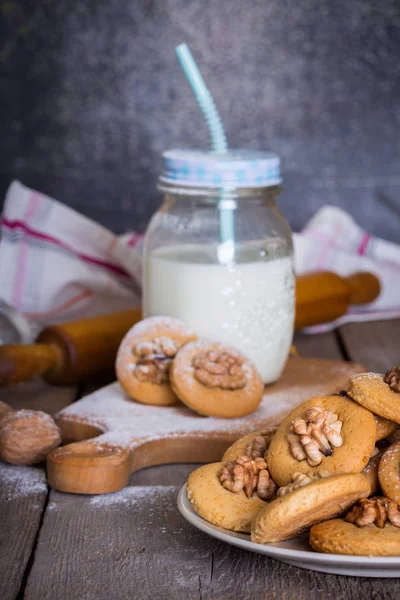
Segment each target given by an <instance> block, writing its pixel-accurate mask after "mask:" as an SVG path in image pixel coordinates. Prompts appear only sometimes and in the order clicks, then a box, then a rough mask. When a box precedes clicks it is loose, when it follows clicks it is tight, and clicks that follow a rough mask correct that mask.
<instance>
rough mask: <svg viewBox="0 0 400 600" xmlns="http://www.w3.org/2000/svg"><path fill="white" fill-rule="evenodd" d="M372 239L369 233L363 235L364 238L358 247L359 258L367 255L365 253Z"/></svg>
mask: <svg viewBox="0 0 400 600" xmlns="http://www.w3.org/2000/svg"><path fill="white" fill-rule="evenodd" d="M370 239H371V236H370V234H369V233H364V235H363V237H362V239H361V242H360V245H359V246H358V249H357V254H358V255H359V256H364V254H365V252H366V250H367V246H368V244H369V240H370Z"/></svg>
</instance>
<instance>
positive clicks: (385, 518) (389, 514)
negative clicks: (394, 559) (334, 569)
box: [310, 497, 400, 556]
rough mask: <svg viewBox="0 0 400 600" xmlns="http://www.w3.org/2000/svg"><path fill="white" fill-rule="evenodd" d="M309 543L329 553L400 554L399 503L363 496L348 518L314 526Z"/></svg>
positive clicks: (360, 554)
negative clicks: (364, 497)
mask: <svg viewBox="0 0 400 600" xmlns="http://www.w3.org/2000/svg"><path fill="white" fill-rule="evenodd" d="M310 544H311V546H312V547H313V548H314V550H317V551H318V552H326V553H329V554H347V555H356V556H399V555H400V509H399V506H398V505H397V504H396V503H395V502H393V501H392V500H390V499H388V498H385V497H378V498H370V499H361V500H359V501H358V503H357V504H356V505H355V506H354V507H353V508H352V510H351V511H350V512H349V513H348V514H347V516H346V518H345V519H333V520H329V521H325V522H324V523H319V524H318V525H314V527H312V528H311V531H310Z"/></svg>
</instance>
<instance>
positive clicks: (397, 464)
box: [379, 442, 400, 504]
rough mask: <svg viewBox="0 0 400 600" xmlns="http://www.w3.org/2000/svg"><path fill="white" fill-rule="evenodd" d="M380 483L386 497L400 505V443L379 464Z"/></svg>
mask: <svg viewBox="0 0 400 600" xmlns="http://www.w3.org/2000/svg"><path fill="white" fill-rule="evenodd" d="M379 482H380V484H381V488H382V490H383V493H384V494H385V496H387V497H388V498H390V499H391V500H394V501H395V502H397V504H400V442H396V443H395V444H392V445H391V446H389V448H388V449H387V450H386V451H385V452H384V454H383V456H382V458H381V461H380V463H379Z"/></svg>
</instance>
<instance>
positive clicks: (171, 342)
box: [115, 317, 196, 405]
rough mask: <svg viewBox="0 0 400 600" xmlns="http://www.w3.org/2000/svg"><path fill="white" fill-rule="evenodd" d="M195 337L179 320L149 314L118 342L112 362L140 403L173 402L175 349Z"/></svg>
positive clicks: (174, 398)
mask: <svg viewBox="0 0 400 600" xmlns="http://www.w3.org/2000/svg"><path fill="white" fill-rule="evenodd" d="M194 339H196V336H195V334H194V333H193V331H192V330H191V329H190V327H188V326H187V325H186V324H185V323H183V322H182V321H179V320H178V319H173V318H171V317H150V318H148V319H144V320H143V321H140V322H139V323H137V324H136V325H135V326H134V327H132V329H130V330H129V331H128V333H127V334H126V335H125V337H124V339H123V340H122V342H121V345H120V347H119V350H118V353H117V359H116V363H115V368H116V373H117V378H118V380H119V382H120V384H121V387H122V388H123V389H124V391H125V392H126V393H127V394H128V396H130V398H133V399H134V400H137V401H138V402H142V403H143V404H156V405H168V404H175V403H176V402H177V397H176V395H175V394H174V393H173V391H172V389H171V386H170V381H169V373H170V368H171V362H172V360H173V359H174V357H175V355H176V352H177V351H178V349H179V348H180V347H181V346H182V345H183V344H186V343H187V342H189V341H191V340H194Z"/></svg>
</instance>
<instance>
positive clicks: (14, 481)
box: [0, 461, 48, 600]
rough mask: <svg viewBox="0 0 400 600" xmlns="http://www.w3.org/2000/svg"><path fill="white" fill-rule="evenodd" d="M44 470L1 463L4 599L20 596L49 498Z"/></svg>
mask: <svg viewBox="0 0 400 600" xmlns="http://www.w3.org/2000/svg"><path fill="white" fill-rule="evenodd" d="M47 490H48V488H47V484H46V476H45V473H44V470H43V469H39V468H32V467H16V466H12V465H7V464H5V463H3V462H1V461H0V598H1V599H2V600H12V599H14V598H15V597H16V596H17V593H18V591H19V589H20V587H21V583H22V578H23V575H24V571H25V568H26V566H27V563H28V560H29V557H30V555H31V552H32V550H33V548H34V545H35V541H36V537H37V534H38V530H39V525H40V520H41V516H42V511H43V507H44V505H45V501H46V496H47Z"/></svg>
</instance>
